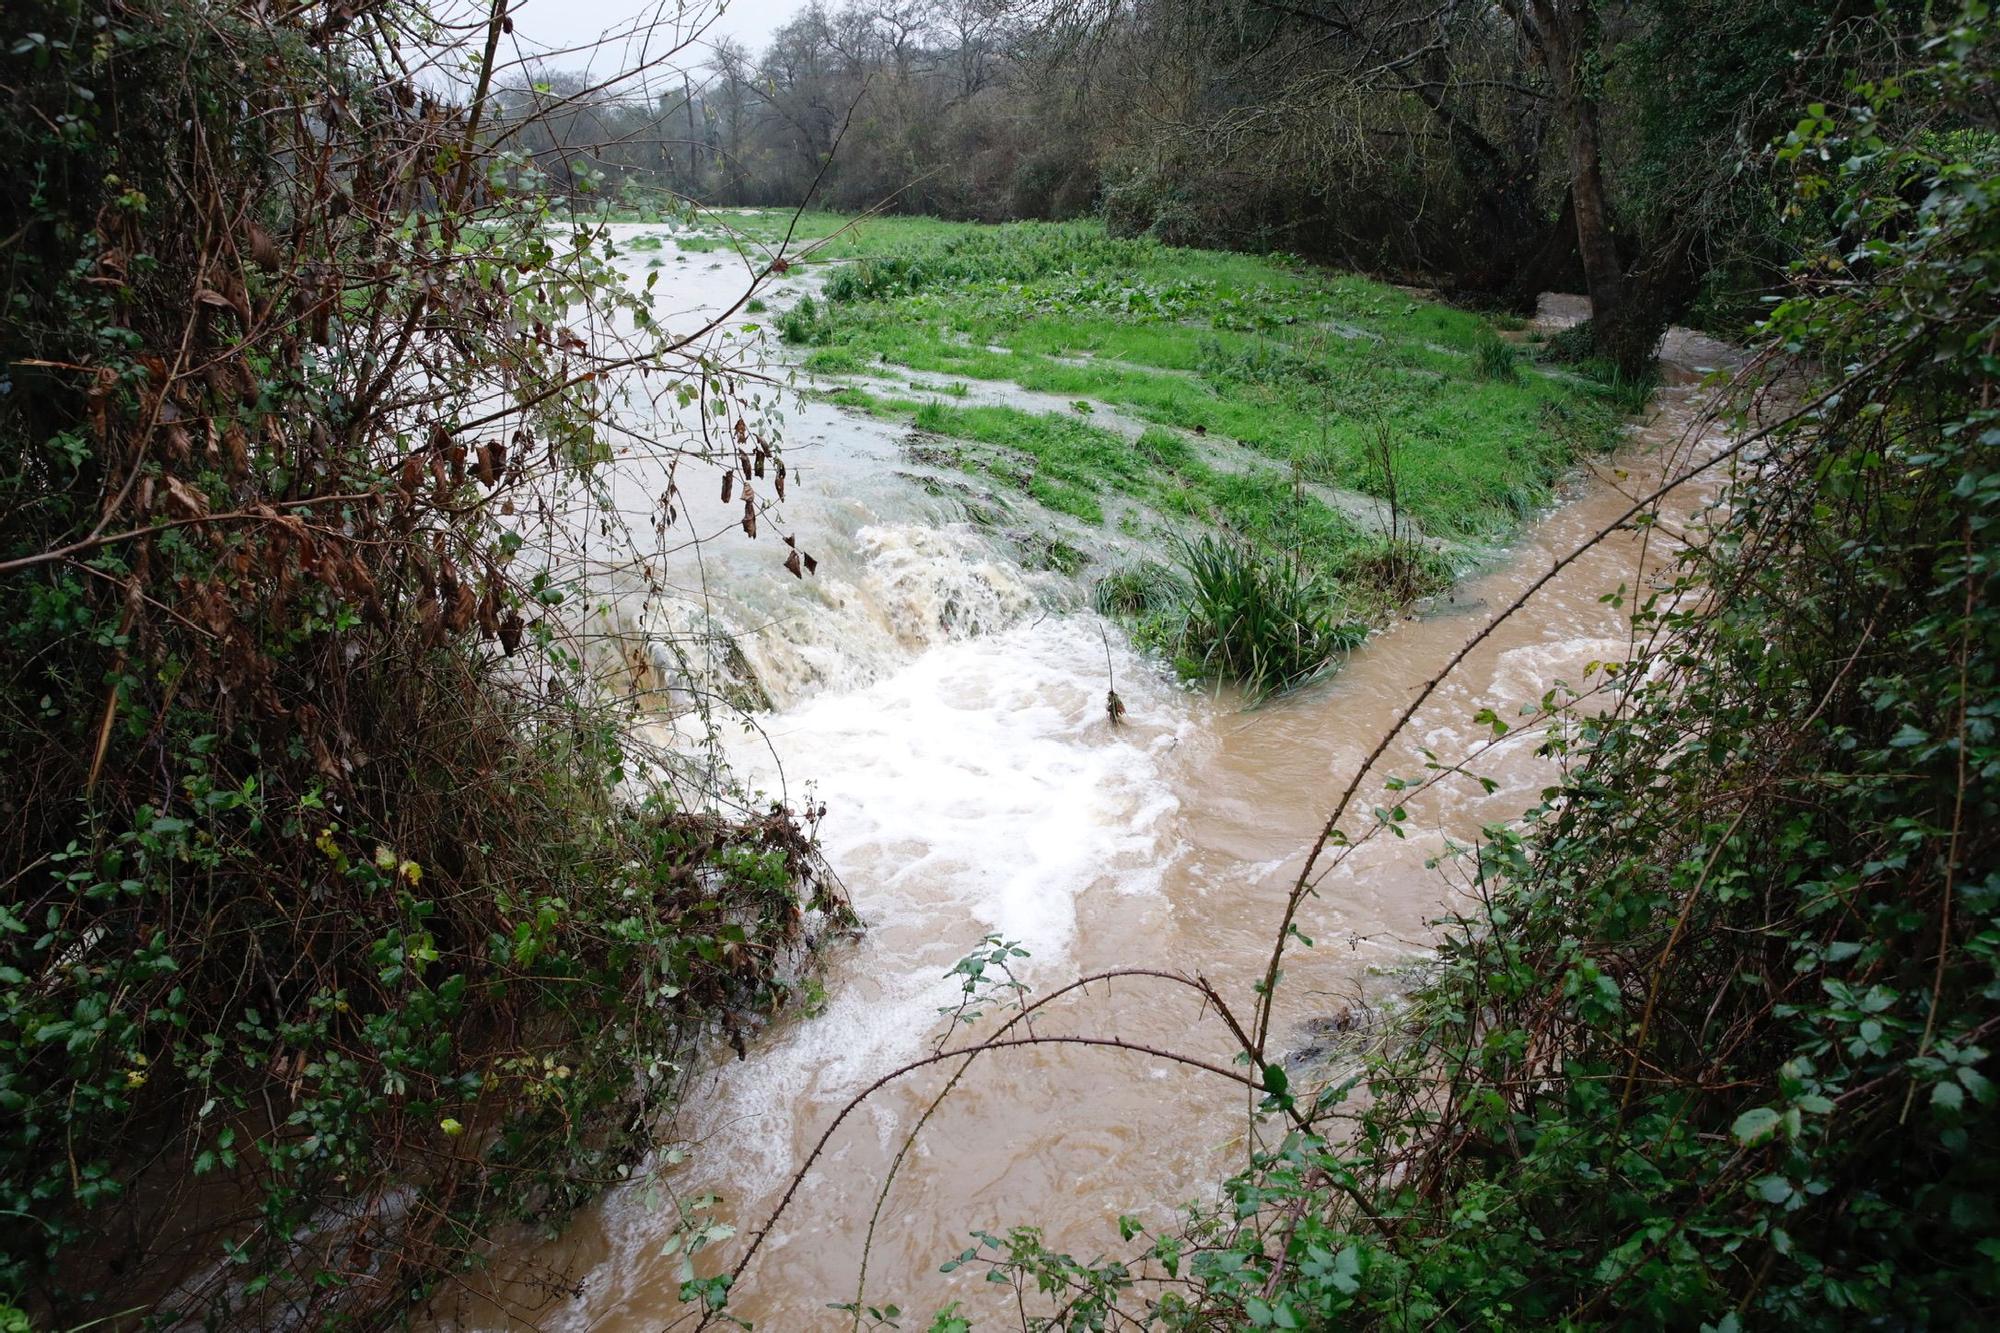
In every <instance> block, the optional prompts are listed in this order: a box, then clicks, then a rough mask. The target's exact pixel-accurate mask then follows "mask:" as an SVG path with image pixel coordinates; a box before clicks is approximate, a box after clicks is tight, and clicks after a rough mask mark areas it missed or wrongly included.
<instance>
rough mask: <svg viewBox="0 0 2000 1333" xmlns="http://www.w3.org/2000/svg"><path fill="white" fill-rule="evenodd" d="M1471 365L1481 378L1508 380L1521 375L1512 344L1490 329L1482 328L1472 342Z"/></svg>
mask: <svg viewBox="0 0 2000 1333" xmlns="http://www.w3.org/2000/svg"><path fill="white" fill-rule="evenodd" d="M1472 365H1473V368H1474V369H1475V370H1477V371H1478V372H1479V377H1480V378H1481V379H1487V380H1500V381H1503V382H1504V381H1509V380H1516V379H1519V378H1520V377H1521V366H1520V359H1519V357H1518V356H1517V354H1516V353H1515V350H1514V345H1513V344H1512V343H1510V342H1508V341H1507V340H1506V339H1505V338H1502V337H1501V336H1500V335H1499V334H1497V333H1495V332H1494V331H1493V330H1491V329H1482V330H1481V331H1480V334H1479V336H1478V337H1477V338H1475V339H1474V340H1473V344H1472Z"/></svg>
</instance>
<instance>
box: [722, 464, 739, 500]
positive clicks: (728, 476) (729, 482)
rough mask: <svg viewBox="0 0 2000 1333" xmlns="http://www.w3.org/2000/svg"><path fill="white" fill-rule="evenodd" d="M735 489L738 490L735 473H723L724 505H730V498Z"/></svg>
mask: <svg viewBox="0 0 2000 1333" xmlns="http://www.w3.org/2000/svg"><path fill="white" fill-rule="evenodd" d="M735 489H736V474H735V473H734V472H725V473H723V474H722V503H724V504H728V503H729V496H730V494H731V492H733V491H734V490H735Z"/></svg>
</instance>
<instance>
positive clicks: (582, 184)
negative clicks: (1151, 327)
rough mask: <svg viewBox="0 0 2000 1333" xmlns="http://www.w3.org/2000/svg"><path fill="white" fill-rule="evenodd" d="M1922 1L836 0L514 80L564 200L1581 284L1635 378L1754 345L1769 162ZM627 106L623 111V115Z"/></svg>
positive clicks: (512, 98) (1460, 281)
mask: <svg viewBox="0 0 2000 1333" xmlns="http://www.w3.org/2000/svg"><path fill="white" fill-rule="evenodd" d="M1922 10H1923V7H1922V6H1921V5H1917V4H1912V3H1902V2H1898V0H1885V2H1884V3H1881V4H1855V3H1843V2H1841V0H1827V2H1824V3H1814V4H1790V3H1783V2H1782V0H1744V2H1743V3H1722V0H1692V3H1667V2H1666V0H1507V2H1506V3H1500V4H1487V3H1472V2H1471V0H1136V2H1134V3H1126V2H1125V0H1037V3H1034V4H1031V5H1026V6H1007V5H1000V4H995V3H992V2H991V0H849V3H847V4H846V5H844V6H842V7H840V8H838V9H830V8H828V7H826V6H824V5H822V4H818V3H815V4H813V5H812V6H810V7H809V8H807V9H806V10H805V11H804V12H802V13H801V14H800V15H799V16H798V17H797V18H795V19H793V20H792V21H791V22H790V23H788V24H786V25H785V26H784V27H782V28H780V29H779V30H778V31H777V32H776V33H775V34H774V35H773V37H772V38H771V40H770V42H769V43H768V45H767V46H766V47H765V49H764V50H763V51H762V52H761V53H760V54H757V53H752V52H751V51H749V50H748V49H747V48H745V47H744V46H743V45H742V44H741V43H738V42H735V41H732V40H728V39H723V40H718V41H716V42H715V43H713V44H712V45H711V46H708V47H706V48H705V49H704V50H702V51H696V50H694V49H690V51H689V52H687V53H686V55H687V56H688V57H689V58H687V59H685V60H683V61H682V63H683V64H684V65H685V66H686V68H685V70H683V71H679V72H676V73H674V74H671V75H668V76H667V77H665V78H663V79H662V78H656V79H653V80H650V81H648V82H647V83H646V85H645V87H644V88H643V89H637V85H633V87H632V88H631V89H628V90H627V91H625V92H624V93H613V92H611V91H603V90H596V89H593V88H592V87H591V86H590V85H589V84H588V82H587V81H586V80H585V79H584V78H583V76H580V75H577V74H573V73H563V72H560V71H553V70H533V71H529V72H526V73H524V74H522V75H521V76H520V77H519V78H518V79H517V80H516V81H515V82H514V85H513V86H512V87H510V88H508V89H507V90H506V92H505V94H504V96H503V99H502V101H503V114H505V115H512V116H516V117H529V116H532V117H534V118H535V119H536V121H537V125H536V127H535V129H534V130H533V132H531V133H528V134H526V135H524V136H523V146H524V147H525V148H526V149H527V150H528V151H529V152H530V153H531V154H532V156H533V159H534V162H535V165H536V167H537V168H538V169H539V170H541V171H543V172H546V173H547V174H548V176H549V177H550V178H551V179H552V180H553V181H554V182H555V184H556V187H557V188H558V189H564V190H571V191H583V190H596V191H608V192H610V193H612V194H613V195H614V196H624V197H627V198H629V197H631V196H634V195H641V196H643V195H646V194H649V193H660V192H666V193H671V194H674V195H678V196H682V197H685V198H687V199H690V200H693V201H696V202H698V203H701V204H709V205H781V206H795V205H801V204H807V203H810V204H813V205H815V206H821V207H829V208H834V209H837V210H842V211H854V210H862V209H869V208H883V209H889V210H893V211H902V212H915V213H929V214H936V215H939V216H943V217H950V218H961V219H975V220H984V221H1000V220H1006V219H1021V218H1065V217H1074V216H1079V215H1084V214H1091V213H1096V214H1101V215H1102V216H1103V217H1104V218H1105V219H1106V221H1107V222H1108V223H1109V224H1110V225H1111V227H1112V228H1113V229H1114V230H1115V231H1118V232H1120V233H1126V234H1137V233H1151V234H1153V235H1156V236H1158V237H1160V238H1161V239H1164V240H1168V241H1172V242H1177V243H1184V244H1203V245H1217V246H1226V247H1243V248H1250V249H1256V250H1283V251H1290V252H1294V253H1299V254H1303V255H1306V256H1309V257H1313V258H1317V259H1322V260H1326V261H1329V262H1334V263H1338V264H1342V265H1346V266H1351V267H1357V268H1361V269H1365V270H1368V271H1373V272H1380V273H1387V274H1391V275H1394V276H1399V277H1404V278H1408V279H1412V280H1416V281H1421V282H1424V283H1427V284H1431V285H1435V286H1437V287H1439V288H1441V289H1443V290H1444V291H1446V292H1447V293H1448V294H1451V295H1454V296H1458V297H1462V298H1469V299H1472V300H1474V301H1477V302H1481V303H1490V304H1496V305H1504V306H1511V307H1515V308H1521V307H1525V306H1527V305H1529V304H1531V303H1532V301H1533V300H1534V297H1535V295H1536V293H1538V292H1540V291H1543V290H1547V289H1550V288H1564V289H1571V290H1584V291H1588V292H1589V294H1590V295H1591V298H1592V301H1593V306H1594V309H1595V310H1596V312H1597V319H1596V321H1595V323H1594V326H1593V328H1594V333H1595V341H1596V345H1597V349H1598V351H1599V352H1601V353H1602V354H1604V355H1606V356H1608V357H1610V358H1611V359H1613V360H1614V361H1615V362H1616V363H1617V364H1618V365H1619V366H1621V367H1623V368H1625V369H1627V370H1637V369H1638V368H1639V367H1641V366H1642V365H1643V364H1644V363H1645V361H1646V360H1647V359H1648V357H1649V354H1650V351H1651V348H1652V345H1653V342H1654V340H1655V338H1656V337H1657V335H1658V333H1659V331H1660V329H1661V328H1662V327H1664V324H1665V323H1666V322H1667V321H1668V320H1670V319H1674V318H1685V317H1689V316H1690V313H1691V312H1692V317H1694V318H1696V319H1697V320H1699V321H1701V322H1705V323H1707V324H1709V325H1711V326H1715V327H1721V328H1741V327H1743V326H1744V325H1746V324H1748V323H1749V322H1752V321H1753V320H1754V319H1755V317H1756V316H1757V314H1758V312H1759V310H1760V308H1761V306H1760V302H1761V301H1762V300H1763V298H1765V297H1766V296H1768V295H1770V294H1772V293H1773V292H1774V290H1776V289H1777V288H1778V287H1780V286H1781V284H1782V282H1783V281H1784V275H1785V274H1786V272H1787V270H1788V268H1789V266H1790V265H1791V264H1792V262H1793V261H1794V260H1795V259H1796V258H1798V256H1799V255H1800V254H1801V253H1803V252H1804V251H1805V249H1806V248H1808V238H1809V237H1811V236H1813V235H1816V234H1817V232H1818V230H1820V229H1822V228H1823V227H1824V225H1825V223H1826V219H1824V218H1820V217H1816V216H1815V217H1807V216H1805V213H1806V212H1807V211H1809V210H1801V208H1800V207H1799V205H1798V202H1797V201H1796V200H1794V199H1791V198H1790V197H1789V196H1788V195H1786V193H1785V192H1784V191H1783V190H1782V188H1781V187H1780V182H1779V181H1778V180H1777V178H1776V175H1775V173H1774V169H1773V162H1772V158H1771V155H1770V154H1769V153H1768V152H1765V151H1762V149H1763V146H1764V145H1768V144H1769V143H1770V142H1771V141H1772V139H1773V137H1774V136H1775V135H1776V134H1778V133H1779V132H1781V131H1782V130H1783V129H1785V128H1786V127H1787V119H1786V118H1787V117H1790V116H1794V115H1796V113H1797V110H1798V108H1800V107H1802V106H1805V105H1810V104H1814V103H1816V102H1821V101H1827V100H1835V99H1837V97H1838V95H1839V94H1840V92H1841V91H1842V89H1843V87H1844V86H1845V84H1846V82H1847V80H1848V79H1849V78H1850V77H1858V76H1865V75H1866V74H1868V73H1869V72H1871V71H1872V70H1878V69H1882V68H1888V67H1890V66H1892V65H1893V64H1894V63H1895V62H1897V61H1899V60H1903V59H1907V58H1908V56H1909V55H1910V54H1911V52H1912V50H1913V49H1914V45H1915V44H1916V42H1917V41H1918V34H1919V32H1920V29H1921V24H1922ZM635 89H637V90H636V91H635Z"/></svg>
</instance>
